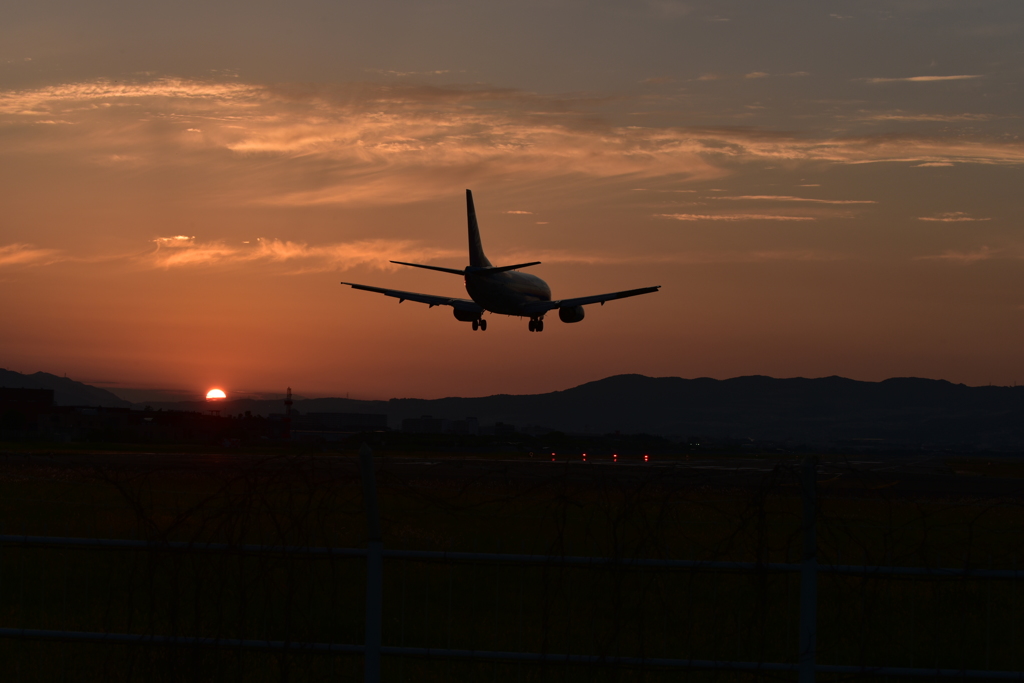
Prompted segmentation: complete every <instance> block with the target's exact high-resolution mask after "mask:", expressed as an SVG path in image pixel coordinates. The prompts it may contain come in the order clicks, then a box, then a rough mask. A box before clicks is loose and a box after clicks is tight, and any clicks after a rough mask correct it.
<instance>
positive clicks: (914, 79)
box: [855, 75, 982, 83]
mask: <svg viewBox="0 0 1024 683" xmlns="http://www.w3.org/2000/svg"><path fill="white" fill-rule="evenodd" d="M973 78H982V76H981V75H970V76H968V75H961V76H909V77H906V78H858V79H855V80H859V81H864V82H865V83H933V82H936V81H967V80H970V79H973Z"/></svg>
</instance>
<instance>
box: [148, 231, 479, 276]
mask: <svg viewBox="0 0 1024 683" xmlns="http://www.w3.org/2000/svg"><path fill="white" fill-rule="evenodd" d="M154 242H156V244H157V249H156V250H155V251H153V252H152V253H150V254H147V255H145V256H143V257H141V261H142V262H143V263H145V264H148V265H150V266H153V267H157V268H164V269H169V268H180V267H198V266H230V265H236V264H241V263H252V262H264V263H292V264H294V265H295V268H296V270H295V271H293V272H303V273H307V272H322V271H333V270H345V269H347V268H352V267H355V266H357V265H370V266H375V267H377V268H380V269H382V270H392V269H394V268H395V266H394V265H393V264H391V263H389V261H390V260H396V261H399V260H404V261H408V260H412V259H419V260H430V259H436V258H450V257H454V256H460V257H461V256H464V255H463V253H462V252H461V251H455V250H452V249H439V248H434V247H423V246H421V245H420V244H419V243H418V242H415V241H413V240H359V241H355V242H345V243H337V244H326V245H318V246H311V245H309V244H306V243H303V242H291V241H287V240H279V239H262V238H261V239H257V240H256V241H255V244H251V243H243V244H242V245H229V244H226V243H224V242H223V241H215V242H196V241H195V239H194V238H184V237H183V236H180V235H179V236H175V237H160V238H157V239H156V240H154ZM168 244H170V245H172V246H170V247H168V246H167V245H168Z"/></svg>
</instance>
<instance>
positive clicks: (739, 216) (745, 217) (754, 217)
mask: <svg viewBox="0 0 1024 683" xmlns="http://www.w3.org/2000/svg"><path fill="white" fill-rule="evenodd" d="M655 217H656V218H672V219H674V220H677V221H813V220H817V219H816V218H814V217H813V216H779V215H776V214H763V213H734V214H699V213H658V214H655Z"/></svg>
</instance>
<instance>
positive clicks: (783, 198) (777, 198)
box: [710, 194, 876, 204]
mask: <svg viewBox="0 0 1024 683" xmlns="http://www.w3.org/2000/svg"><path fill="white" fill-rule="evenodd" d="M710 199H718V200H733V201H774V202H808V203H811V204H875V203H876V202H875V200H873V199H813V198H810V197H791V196H788V195H773V194H752V195H741V196H737V197H710Z"/></svg>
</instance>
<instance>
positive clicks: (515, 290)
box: [466, 267, 551, 316]
mask: <svg viewBox="0 0 1024 683" xmlns="http://www.w3.org/2000/svg"><path fill="white" fill-rule="evenodd" d="M466 291H467V292H468V293H469V296H470V298H471V299H473V301H475V302H476V303H477V304H478V305H479V306H480V307H481V308H483V309H485V310H488V311H490V312H491V313H498V314H501V315H527V316H528V315H529V314H528V313H524V312H523V309H524V307H525V306H526V305H528V304H532V303H535V302H537V301H551V288H550V287H548V283H546V282H544V281H543V280H541V279H540V278H539V277H537V276H536V275H530V274H529V273H518V272H515V271H508V272H504V273H487V272H473V269H472V267H470V268H467V269H466Z"/></svg>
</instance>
